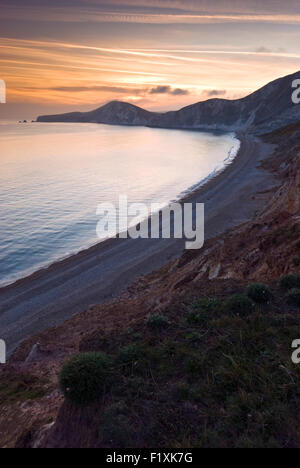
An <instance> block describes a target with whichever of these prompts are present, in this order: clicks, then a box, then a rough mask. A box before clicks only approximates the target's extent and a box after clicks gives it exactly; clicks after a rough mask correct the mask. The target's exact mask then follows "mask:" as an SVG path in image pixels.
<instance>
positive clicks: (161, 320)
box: [146, 314, 169, 330]
mask: <svg viewBox="0 0 300 468" xmlns="http://www.w3.org/2000/svg"><path fill="white" fill-rule="evenodd" d="M146 324H147V326H148V327H149V328H151V329H152V330H162V329H163V328H166V327H167V326H168V325H169V320H168V319H167V317H165V316H164V315H162V314H153V315H149V316H148V317H147V321H146Z"/></svg>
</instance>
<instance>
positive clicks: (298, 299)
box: [285, 288, 300, 307]
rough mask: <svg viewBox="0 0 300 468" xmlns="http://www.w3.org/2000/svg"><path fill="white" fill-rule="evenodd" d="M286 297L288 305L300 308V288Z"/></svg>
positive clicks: (293, 290)
mask: <svg viewBox="0 0 300 468" xmlns="http://www.w3.org/2000/svg"><path fill="white" fill-rule="evenodd" d="M285 297H286V300H287V302H288V304H290V305H294V306H297V307H300V289H299V288H293V289H290V290H289V292H288V293H287V294H286V296H285Z"/></svg>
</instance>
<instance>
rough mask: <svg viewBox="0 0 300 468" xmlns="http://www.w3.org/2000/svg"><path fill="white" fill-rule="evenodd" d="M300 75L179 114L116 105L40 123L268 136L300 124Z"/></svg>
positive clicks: (122, 103) (185, 109) (190, 107)
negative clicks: (298, 93) (299, 84)
mask: <svg viewBox="0 0 300 468" xmlns="http://www.w3.org/2000/svg"><path fill="white" fill-rule="evenodd" d="M296 79H300V72H297V73H295V74H293V75H289V76H286V77H284V78H280V79H278V80H275V81H273V82H272V83H269V84H268V85H266V86H264V87H263V88H261V89H259V90H258V91H256V92H254V93H253V94H250V95H249V96H247V97H245V98H243V99H237V100H234V101H230V100H226V99H210V100H208V101H204V102H199V103H197V104H193V105H191V106H188V107H184V108H183V109H180V110H178V111H174V112H166V113H154V112H148V111H146V110H144V109H141V108H140V107H137V106H134V105H132V104H129V103H126V102H119V101H113V102H110V103H108V104H106V105H105V106H103V107H100V108H99V109H96V110H94V111H92V112H86V113H80V112H78V113H71V114H61V115H52V116H41V117H38V122H91V123H102V124H111V125H139V126H151V127H161V128H185V129H203V130H224V131H253V132H256V133H260V134H262V133H266V132H267V131H271V130H274V129H278V128H280V127H282V126H284V125H288V124H290V123H293V122H295V121H298V120H300V104H298V105H296V104H294V103H293V102H292V92H293V88H292V83H293V81H294V80H296Z"/></svg>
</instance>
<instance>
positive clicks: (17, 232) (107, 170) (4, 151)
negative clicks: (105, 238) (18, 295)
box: [0, 123, 239, 285]
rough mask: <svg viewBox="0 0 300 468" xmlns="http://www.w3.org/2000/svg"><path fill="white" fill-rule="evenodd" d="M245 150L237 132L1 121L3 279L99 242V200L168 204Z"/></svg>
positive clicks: (4, 281) (12, 278)
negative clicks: (8, 122) (239, 151)
mask: <svg viewBox="0 0 300 468" xmlns="http://www.w3.org/2000/svg"><path fill="white" fill-rule="evenodd" d="M238 148H239V141H238V140H237V139H236V138H235V137H234V135H233V134H225V135H224V134H223V135H215V134H211V133H203V132H192V131H182V130H161V129H149V128H136V127H117V126H116V127H114V126H106V125H94V124H37V123H34V124H3V123H2V124H0V285H4V284H8V283H10V282H13V281H15V280H16V279H18V278H20V277H23V276H26V275H27V274H29V273H32V272H33V271H36V270H38V269H39V268H41V267H44V266H46V265H49V264H50V263H53V262H54V261H56V260H58V259H60V258H63V257H65V256H68V255H71V254H72V253H75V252H78V251H79V250H81V249H84V248H86V247H88V246H91V245H92V244H95V243H96V242H97V241H98V238H97V236H96V225H97V222H98V221H99V217H98V216H97V215H96V209H97V205H98V204H99V203H102V202H116V201H117V200H118V197H119V195H120V194H121V195H127V196H128V200H129V201H130V202H145V203H147V204H150V203H152V202H156V203H161V204H165V203H168V202H170V201H171V200H174V199H177V198H178V197H180V195H181V194H182V193H183V192H184V191H186V190H189V189H191V188H192V187H194V186H195V185H197V184H199V183H201V182H203V181H204V180H205V179H206V178H207V177H210V176H212V175H213V174H215V173H216V172H217V171H219V170H221V169H222V168H223V167H224V166H225V165H226V164H228V163H229V162H230V161H231V160H232V158H233V157H234V156H235V155H236V153H237V151H238Z"/></svg>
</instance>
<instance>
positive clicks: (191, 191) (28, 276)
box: [0, 124, 241, 294]
mask: <svg viewBox="0 0 300 468" xmlns="http://www.w3.org/2000/svg"><path fill="white" fill-rule="evenodd" d="M89 125H90V124H89ZM225 133H227V132H225ZM230 133H231V134H232V139H233V141H234V140H236V141H238V142H239V147H238V149H237V152H236V154H235V156H234V157H233V158H232V157H231V158H229V156H230V153H231V151H232V148H231V149H230V151H229V153H228V154H227V157H226V158H225V159H224V161H223V164H224V166H223V167H222V168H221V169H219V170H217V171H216V172H212V173H210V174H208V176H207V177H205V178H204V179H203V180H201V181H199V182H198V183H196V184H194V185H193V186H191V187H188V188H187V189H186V190H184V191H183V192H181V193H179V194H178V196H177V197H178V198H175V199H174V200H170V202H169V204H171V203H181V204H182V203H183V202H185V201H186V199H187V198H189V197H190V196H192V195H193V194H194V193H195V192H197V191H198V190H199V189H200V188H202V187H205V186H206V185H207V184H208V183H209V182H210V181H212V180H214V179H215V178H217V177H218V176H219V175H220V174H222V173H223V172H224V171H226V170H227V168H228V167H229V166H231V165H232V164H233V162H234V160H235V159H236V158H237V157H238V156H239V152H240V150H241V140H240V139H239V138H238V136H237V133H235V132H230ZM226 160H229V161H231V162H229V164H225V161H226ZM148 220H149V218H148ZM114 239H115V238H107V239H105V240H102V241H101V240H99V241H96V242H95V243H91V245H87V246H84V247H82V248H80V249H79V250H77V251H74V252H70V253H68V254H65V255H63V256H62V257H60V258H57V259H54V260H53V261H50V262H48V263H46V264H44V265H41V266H40V267H37V268H36V269H34V268H32V271H30V270H29V271H28V273H27V274H26V273H25V275H23V276H20V277H19V278H16V279H14V280H8V281H7V282H6V283H5V282H4V283H3V284H1V283H0V294H1V292H2V290H6V289H8V288H10V287H12V288H13V287H15V286H18V285H19V283H22V282H23V281H25V280H27V279H31V278H34V277H35V276H39V274H40V273H43V272H45V271H47V270H50V269H51V268H52V267H53V268H56V266H57V265H59V264H62V263H64V262H65V261H67V260H69V259H71V258H73V257H77V256H78V255H79V254H81V253H82V254H84V253H88V252H89V251H91V250H92V249H93V248H98V247H99V246H100V244H104V243H106V242H108V241H111V240H114Z"/></svg>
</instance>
